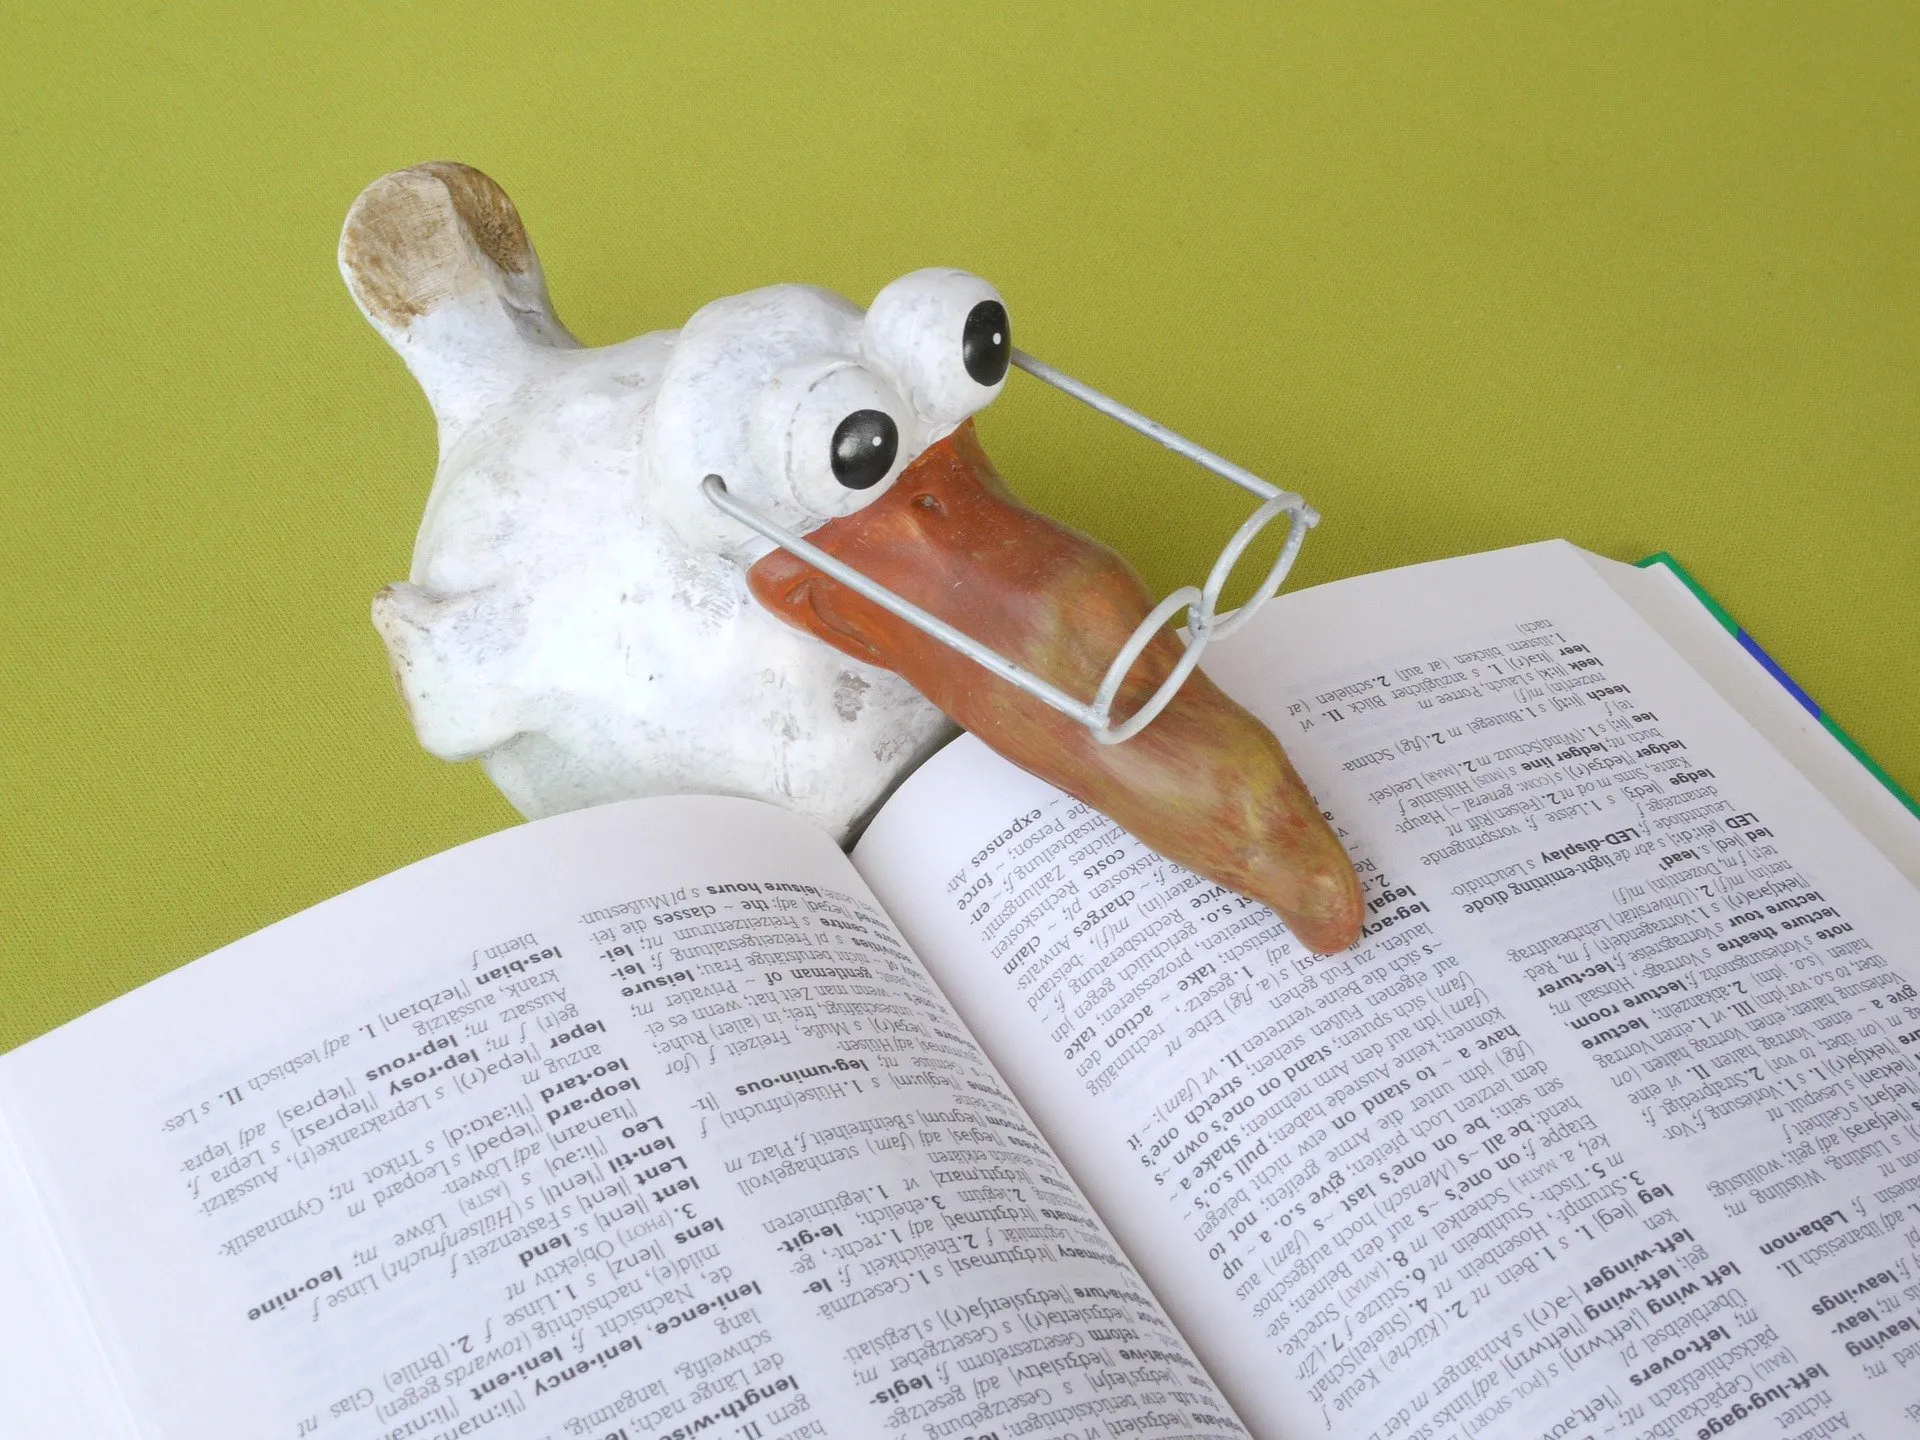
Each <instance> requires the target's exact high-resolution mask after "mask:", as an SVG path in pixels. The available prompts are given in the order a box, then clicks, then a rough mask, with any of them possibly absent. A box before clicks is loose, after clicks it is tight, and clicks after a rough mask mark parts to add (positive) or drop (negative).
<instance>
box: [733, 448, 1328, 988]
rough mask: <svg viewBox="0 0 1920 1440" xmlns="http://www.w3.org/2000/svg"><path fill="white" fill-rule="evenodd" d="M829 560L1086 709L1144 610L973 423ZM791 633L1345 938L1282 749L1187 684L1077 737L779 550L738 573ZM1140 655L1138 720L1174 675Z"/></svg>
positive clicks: (1160, 846) (1286, 914)
mask: <svg viewBox="0 0 1920 1440" xmlns="http://www.w3.org/2000/svg"><path fill="white" fill-rule="evenodd" d="M807 538H808V539H809V540H810V541H812V542H813V544H815V545H817V546H819V547H820V548H821V549H822V550H825V551H826V552H827V553H828V554H830V555H832V556H834V557H835V558H836V559H840V560H843V561H845V562H846V563H847V564H849V565H851V566H853V567H854V568H855V569H857V570H859V571H861V572H863V573H864V574H867V575H869V576H872V577H873V578H874V579H876V580H878V581H879V582H880V583H881V584H883V585H885V586H886V587H887V588H889V589H891V590H893V591H895V592H896V593H897V594H900V595H903V596H905V597H906V598H907V599H908V600H911V601H912V602H913V603H914V604H916V605H919V606H920V607H922V608H923V609H925V610H928V611H931V612H932V613H933V614H935V615H937V616H939V617H940V618H941V619H943V620H945V621H947V622H948V623H949V624H952V625H954V626H955V627H957V628H958V629H960V630H962V631H964V632H965V633H967V634H969V635H971V636H973V637H975V638H976V639H978V640H980V641H982V642H983V643H985V644H986V645H988V646H990V647H991V648H993V649H994V650H997V651H998V652H999V653H1001V654H1002V655H1005V656H1007V657H1008V658H1010V659H1012V660H1014V661H1016V662H1018V663H1019V664H1020V665H1022V666H1024V667H1026V668H1027V669H1028V670H1031V671H1033V672H1034V673H1036V674H1038V675H1040V676H1042V677H1043V678H1045V679H1047V680H1049V681H1051V682H1052V683H1053V684H1054V685H1057V686H1059V687H1060V688H1061V689H1063V690H1065V691H1066V692H1067V693H1068V694H1071V695H1078V696H1081V697H1083V698H1090V697H1091V696H1092V695H1093V693H1094V690H1095V689H1096V688H1097V687H1098V685H1099V683H1100V680H1101V677H1102V676H1103V675H1104V674H1105V673H1106V669H1107V666H1108V665H1109V664H1110V663H1111V661H1112V659H1113V656H1114V654H1115V653H1116V652H1117V651H1118V650H1119V648H1120V646H1121V645H1122V644H1123V643H1124V642H1125V640H1126V638H1127V637H1128V636H1129V635H1130V634H1132V633H1133V629H1134V627H1135V626H1136V625H1138V624H1139V623H1140V621H1141V620H1142V619H1144V618H1145V617H1146V615H1147V613H1148V611H1149V610H1151V609H1152V608H1153V602H1152V600H1151V598H1150V597H1149V596H1148V594H1147V590H1146V587H1145V586H1143V585H1142V584H1141V583H1140V580H1139V578H1138V577H1137V576H1136V575H1134V573H1133V572H1132V571H1131V570H1130V569H1128V568H1127V565H1126V562H1125V561H1123V560H1121V559H1120V557H1119V556H1117V555H1115V554H1114V553H1113V552H1112V551H1111V550H1108V549H1107V548H1105V547H1104V546H1102V545H1098V544H1096V543H1094V542H1093V541H1091V540H1089V539H1087V538H1086V537H1085V536H1083V535H1079V534H1076V533H1075V532H1074V531H1072V530H1069V529H1067V528H1066V527H1065V526H1062V525H1058V524H1055V523H1054V522H1053V521H1051V520H1049V519H1047V518H1046V517H1045V516H1044V515H1041V514H1039V513H1037V512H1036V511H1033V510H1029V509H1028V508H1027V507H1026V506H1024V505H1022V504H1021V503H1020V502H1019V501H1017V500H1016V499H1014V498H1013V495H1012V494H1011V492H1009V491H1008V489H1007V487H1006V484H1005V482H1004V481H1002V480H1001V479H1000V477H999V475H997V474H996V473H995V472H994V469H993V465H992V464H991V462H989V461H988V459H987V457H986V455H985V453H984V452H983V451H982V450H981V449H980V445H979V442H978V441H977V440H976V439H975V438H974V433H973V425H972V422H971V421H969V422H968V423H967V424H965V425H963V426H961V427H960V429H958V430H956V431H955V432H954V433H953V434H952V435H950V436H949V437H947V438H946V439H945V440H942V441H941V442H940V443H938V444H937V445H934V446H932V447H931V448H929V449H928V450H927V451H926V452H925V453H924V454H922V455H921V456H920V457H919V458H918V459H916V460H915V461H914V462H913V464H912V465H910V466H908V467H907V469H906V470H905V471H904V472H903V473H902V474H901V476H900V477H899V479H898V480H896V481H895V482H894V484H893V486H892V488H891V489H890V490H888V492H887V493H886V494H885V495H883V496H881V497H880V498H879V499H878V500H876V501H875V502H874V503H873V504H872V505H869V506H868V507H867V508H866V509H864V510H861V511H859V512H857V513H856V514H853V515H849V516H845V517H843V518H841V519H838V520H833V521H830V522H829V523H828V524H826V525H824V526H822V527H821V528H820V529H818V530H815V531H814V532H812V533H811V534H810V535H809V536H808V537H807ZM747 581H748V584H749V586H750V587H751V589H752V591H753V593H754V596H755V597H756V598H757V599H758V600H759V601H760V603H761V604H763V605H765V606H766V607H767V608H768V609H769V610H771V611H773V613H774V614H776V615H778V616H779V617H780V618H781V619H783V620H785V621H786V622H787V623H788V624H790V625H793V626H795V627H797V628H798V629H801V630H804V631H806V632H807V633H808V634H809V635H813V636H816V637H817V638H819V639H821V640H824V641H826V642H827V643H828V644H829V645H832V646H835V647H836V648H838V649H840V650H842V651H845V652H846V653H847V654H849V655H852V656H854V657H855V658H857V659H860V660H865V661H867V662H869V663H871V664H874V665H880V666H883V667H885V668H886V669H888V670H892V671H895V672H896V673H898V674H900V675H901V676H903V677H905V678H906V679H907V680H908V681H909V682H911V683H912V685H913V686H914V688H916V689H917V690H919V691H920V693H921V694H923V695H925V696H926V697H927V698H928V699H929V700H931V701H932V702H933V703H934V704H935V705H937V706H939V707H940V708H941V709H942V710H944V711H945V712H946V713H947V714H948V715H950V716H952V717H953V718H954V719H955V720H956V721H958V722H959V723H960V724H961V725H964V726H965V727H966V728H967V729H969V730H971V731H972V732H973V733H974V734H975V735H978V736H979V737H980V738H981V739H982V740H983V741H985V742H986V743H987V744H988V745H990V746H992V747H993V748H994V749H995V750H997V751H999V752H1000V753H1001V754H1002V755H1004V756H1006V757H1007V758H1008V759H1009V760H1011V761H1013V762H1014V763H1015V764H1016V765H1019V766H1021V767H1022V768H1024V769H1026V770H1030V771H1032V772H1033V773H1034V774H1035V775H1038V776H1040V777H1041V778H1043V779H1045V780H1048V781H1051V782H1052V783H1053V784H1055V785H1057V786H1059V787H1060V788H1061V789H1062V790H1065V791H1066V792H1067V793H1068V794H1070V795H1073V796H1076V797H1077V798H1079V799H1081V800H1083V801H1085V802H1086V803H1087V804H1089V805H1091V806H1093V807H1094V808H1095V809H1097V810H1100V811H1102V812H1104V813H1105V814H1107V815H1109V816H1111V817H1112V818H1113V819H1114V820H1116V821H1118V822H1119V823H1120V824H1121V825H1122V826H1124V827H1125V828H1126V829H1128V830H1130V831H1132V832H1133V834H1135V835H1137V836H1138V837H1139V838H1140V839H1141V840H1143V841H1145V842H1146V843H1147V844H1148V845H1150V846H1152V847H1153V848H1154V849H1155V850H1157V851H1159V852H1160V853H1161V854H1162V855H1164V856H1166V857H1167V858H1168V859H1170V860H1173V861H1176V862H1178V863H1179V864H1182V865H1185V866H1186V867H1188V868H1189V869H1191V870H1196V871H1198V872H1199V873H1200V874H1202V875H1205V876H1207V877H1208V878H1210V879H1212V880H1214V881H1217V882H1218V883H1219V884H1221V885H1223V886H1225V887H1226V888H1227V889H1229V890H1233V891H1237V892H1238V893H1240V894H1242V895H1246V896H1249V897H1251V898H1253V899H1255V900H1259V901H1262V902H1264V903H1265V904H1267V905H1270V906H1272V907H1273V908H1274V909H1275V910H1276V911H1278V912H1279V913H1280V915H1281V917H1282V918H1283V919H1284V920H1285V921H1286V922H1287V925H1288V926H1289V927H1290V928H1291V929H1292V931H1293V933H1294V934H1295V935H1296V936H1298V937H1299V939H1300V941H1301V943H1302V944H1304V945H1306V946H1307V947H1308V948H1309V949H1311V950H1316V951H1319V952H1320V953H1322V954H1331V953H1333V952H1334V951H1337V950H1344V949H1345V948H1346V947H1347V946H1349V945H1351V944H1353V942H1354V941H1355V940H1356V939H1358V938H1359V935H1360V921H1361V914H1362V906H1361V896H1360V884H1359V880H1358V878H1357V877H1356V876H1355V874H1354V871H1353V866H1352V864H1351V862H1349V861H1348V859H1347V856H1346V852H1345V851H1344V850H1342V849H1341V848H1340V842H1339V840H1338V839H1336V838H1335V836H1334V834H1333V831H1332V830H1331V829H1330V828H1328V826H1327V823H1326V820H1325V819H1324V818H1323V817H1322V816H1321V814H1320V810H1319V807H1318V806H1316V805H1315V804H1314V803H1313V797H1312V796H1311V795H1309V794H1308V793H1307V789H1306V786H1304V785H1303V784H1302V783H1301V781H1300V777H1299V775H1298V774H1296V773H1295V772H1294V768H1293V766H1292V765H1291V764H1290V763H1288V760H1287V757H1286V755H1285V754H1284V753H1283V752H1282V751H1281V749H1280V743H1279V741H1277V740H1275V739H1274V737H1273V735H1272V733H1271V732H1270V731H1268V729H1267V728H1266V727H1265V726H1264V725H1262V724H1261V723H1260V722H1259V721H1258V720H1256V719H1254V718H1253V716H1251V715H1249V714H1248V713H1247V712H1246V711H1245V710H1243V709H1241V708H1240V707H1239V706H1238V705H1236V704H1234V703H1233V701H1231V700H1229V699H1228V698H1227V697H1226V696H1225V695H1223V694H1222V693H1221V692H1220V690H1219V689H1218V688H1217V687H1216V686H1215V685H1214V684H1213V682H1212V681H1210V680H1208V679H1207V677H1206V676H1205V675H1203V674H1200V673H1198V672H1195V674H1194V675H1192V676H1191V677H1190V678H1189V679H1188V680H1187V682H1186V684H1185V685H1183V686H1182V687H1181V689H1180V692H1179V693H1178V695H1176V696H1175V697H1174V700H1173V702H1172V703H1171V704H1170V705H1169V706H1168V707H1167V708H1166V710H1165V711H1163V712H1162V713H1161V714H1160V716H1159V717H1158V718H1157V719H1156V720H1154V721H1153V723H1152V724H1150V725H1148V726H1147V727H1146V729H1144V730H1143V731H1141V732H1140V733H1139V734H1138V735H1136V736H1135V737H1134V738H1133V739H1131V740H1128V741H1125V742H1123V743H1121V744H1118V745H1102V744H1100V743H1099V742H1098V741H1096V740H1095V739H1094V738H1093V736H1092V735H1090V734H1089V733H1088V732H1087V730H1086V728H1085V727H1084V726H1082V725H1081V724H1079V723H1078V722H1077V721H1074V720H1072V719H1070V718H1068V717H1067V716H1065V715H1062V714H1061V713H1060V712H1059V711H1057V710H1055V709H1053V708H1052V707H1051V706H1049V705H1046V704H1044V703H1042V702H1041V701H1039V700H1036V699H1034V698H1033V697H1031V696H1029V695H1027V694H1026V693H1025V692H1024V691H1021V690H1019V689H1018V688H1016V687H1015V686H1012V685H1009V684H1008V683H1007V682H1006V681H1004V680H1001V679H1000V678H999V677H998V676H995V675H992V674H990V673H989V672H987V671H986V670H983V669H982V668H981V667H980V666H978V665H976V664H975V663H974V662H973V661H971V660H968V659H967V658H965V657H964V656H962V655H960V654H958V653H957V652H955V651H954V650H952V649H950V648H948V647H947V646H945V645H943V644H941V643H940V642H939V641H937V640H934V639H932V638H931V637H929V636H927V635H923V634H922V633H921V632H920V631H918V630H916V629H914V628H913V627H912V626H911V625H908V624H907V623H906V622H905V621H903V620H900V619H898V618H896V617H895V616H893V615H891V614H889V613H888V612H887V611H885V610H883V609H881V608H880V607H879V606H878V605H875V604H874V603H873V602H872V601H870V600H867V599H865V598H864V597H863V596H861V595H858V594H856V593H855V592H853V591H851V590H849V589H847V588H846V587H845V586H844V585H841V584H839V583H838V582H836V581H834V580H832V579H830V578H828V577H827V576H825V575H823V574H822V573H821V572H820V571H818V570H816V569H814V568H813V567H812V566H810V565H808V564H806V563H805V562H804V561H801V560H798V559H795V558H794V557H793V556H791V555H789V554H787V553H786V552H785V551H782V550H776V551H774V552H773V553H772V554H771V555H768V556H767V557H766V558H764V559H763V560H761V561H760V562H759V563H758V564H756V565H754V566H753V568H752V569H751V570H750V571H749V572H748V575H747ZM1180 654H1181V649H1180V643H1179V641H1178V640H1177V639H1175V638H1174V636H1172V635H1171V634H1169V633H1165V632H1163V633H1161V634H1160V635H1157V636H1155V637H1154V639H1153V641H1152V643H1150V644H1149V645H1148V646H1147V648H1146V650H1145V652H1144V653H1143V654H1142V656H1141V658H1140V660H1139V661H1138V662H1137V663H1136V664H1135V665H1134V668H1133V672H1132V674H1131V675H1129V676H1128V679H1127V681H1126V683H1125V684H1124V685H1123V686H1122V687H1121V689H1120V694H1119V697H1118V699H1117V701H1116V703H1115V706H1114V714H1115V715H1116V716H1120V717H1124V716H1127V715H1130V714H1132V713H1133V710H1134V709H1135V707H1137V706H1138V705H1139V704H1140V703H1141V702H1142V701H1144V700H1145V699H1146V698H1147V697H1148V696H1149V695H1151V694H1152V693H1153V691H1154V689H1155V688H1156V687H1157V686H1158V685H1159V683H1160V681H1161V680H1163V679H1165V678H1166V676H1167V674H1168V673H1169V672H1170V671H1171V670H1172V668H1173V666H1174V664H1175V663H1176V662H1177V661H1178V660H1179V658H1180Z"/></svg>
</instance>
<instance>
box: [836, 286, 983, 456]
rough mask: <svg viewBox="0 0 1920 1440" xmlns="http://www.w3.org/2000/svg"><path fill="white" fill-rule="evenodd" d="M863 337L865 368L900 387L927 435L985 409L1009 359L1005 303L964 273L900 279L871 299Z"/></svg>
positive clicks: (863, 326) (863, 324) (935, 433)
mask: <svg viewBox="0 0 1920 1440" xmlns="http://www.w3.org/2000/svg"><path fill="white" fill-rule="evenodd" d="M861 332H862V338H861V348H862V349H863V350H864V352H865V354H866V357H867V359H868V361H869V363H871V364H872V365H873V366H874V368H875V369H877V370H879V371H880V372H881V373H882V374H884V375H886V376H888V377H889V378H890V379H891V380H892V381H893V382H894V384H895V385H897V386H898V387H899V389H900V394H901V395H902V397H903V398H905V400H906V402H907V403H908V404H909V405H911V406H912V407H913V412H914V414H915V415H916V416H917V417H919V419H920V420H921V422H922V423H923V424H925V425H926V426H927V428H928V430H929V431H930V432H931V433H932V436H939V435H941V434H944V433H945V432H946V431H948V430H951V429H952V428H953V427H954V426H956V425H958V424H959V423H960V422H961V421H962V420H964V419H966V418H967V417H968V416H969V415H971V414H973V413H974V412H975V411H976V410H980V409H984V408H985V407H986V406H987V405H988V404H990V403H991V402H992V400H993V397H994V396H996V395H998V394H999V393H1000V387H1001V386H1002V385H1003V384H1005V383H1006V379H1007V367H1008V365H1009V364H1011V363H1012V360H1013V329H1012V327H1011V326H1010V325H1009V324H1008V323H1007V307H1006V305H1005V303H1004V302H1002V300H1001V299H1000V296H999V295H998V294H996V293H995V291H994V288H993V287H992V286H991V285H989V284H988V283H987V282H986V281H984V280H982V279H981V278H980V277H979V276H978V275H969V274H967V272H966V271H964V270H916V271H914V272H913V273H912V274H911V275H903V276H901V277H900V278H899V279H898V280H896V281H894V282H893V283H892V284H891V285H889V286H887V288H886V289H884V290H882V291H881V292H880V293H879V294H878V295H876V296H874V297H873V304H872V305H871V306H869V307H868V308H867V318H866V320H865V321H864V322H862V326H861ZM930 438H931V437H930Z"/></svg>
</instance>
